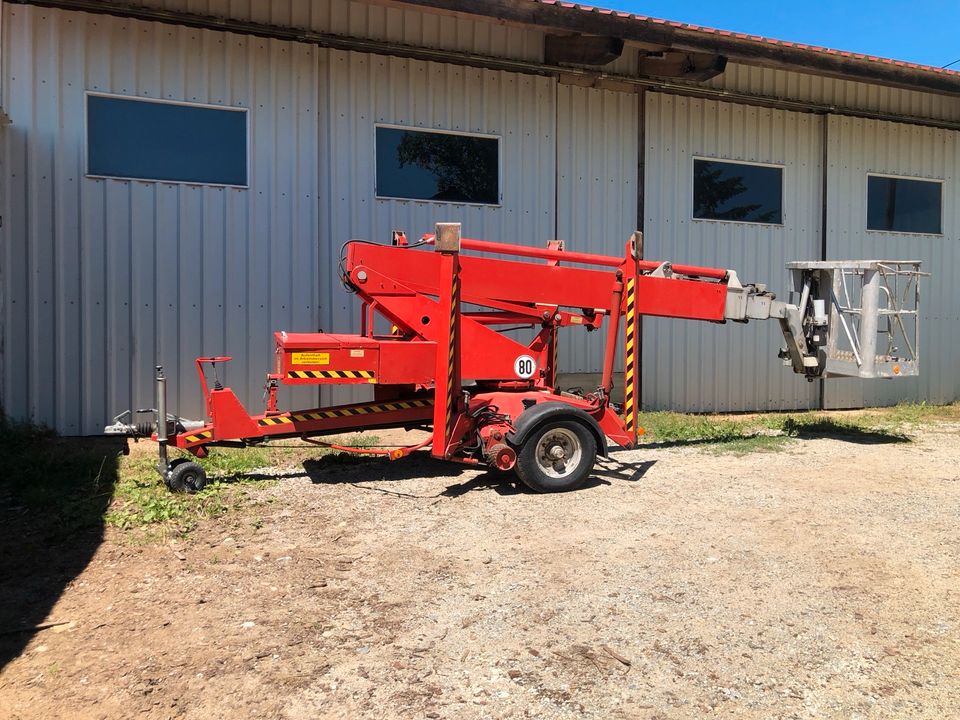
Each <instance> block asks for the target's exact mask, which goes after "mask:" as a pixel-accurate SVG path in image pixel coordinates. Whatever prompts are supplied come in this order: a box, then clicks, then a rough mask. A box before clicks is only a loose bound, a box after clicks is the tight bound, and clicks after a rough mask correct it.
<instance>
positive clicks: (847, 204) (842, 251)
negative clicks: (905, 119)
mask: <svg viewBox="0 0 960 720" xmlns="http://www.w3.org/2000/svg"><path fill="white" fill-rule="evenodd" d="M828 123H829V124H828V148H829V150H828V151H829V158H830V160H829V164H828V165H829V167H828V178H827V184H828V187H829V188H830V198H836V202H830V203H829V204H828V208H827V212H828V234H827V252H828V255H827V257H828V258H829V259H848V258H854V259H856V258H867V259H874V258H884V259H905V260H907V259H909V260H914V259H917V260H921V261H923V269H924V270H927V271H929V272H931V273H932V277H930V278H929V279H927V280H925V281H924V282H923V285H922V287H921V307H922V315H921V328H920V363H921V365H920V375H919V377H916V378H904V379H898V380H890V381H872V382H863V381H860V380H853V379H851V380H846V379H844V380H840V379H837V380H828V381H826V395H825V401H826V404H827V407H832V408H835V407H862V406H876V405H890V404H894V403H896V402H901V401H913V402H917V401H927V402H934V403H943V402H952V401H954V400H957V399H958V398H960V372H958V371H957V363H956V358H957V356H958V354H960V335H958V333H957V327H958V326H960V302H958V299H957V285H958V279H960V278H958V268H960V249H958V235H960V203H958V194H960V191H958V188H957V183H956V180H957V177H956V170H955V168H956V167H957V163H958V161H960V133H957V132H955V131H950V130H937V129H933V128H924V127H919V126H913V125H905V124H896V123H887V122H878V121H873V120H863V119H858V118H850V117H840V116H830V117H829V119H828ZM871 172H876V173H883V174H890V175H906V176H911V177H919V178H931V179H940V180H943V181H944V185H943V235H942V236H931V235H911V234H905V233H882V232H876V231H867V230H866V216H867V208H866V176H867V173H871Z"/></svg>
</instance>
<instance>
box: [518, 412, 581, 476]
mask: <svg viewBox="0 0 960 720" xmlns="http://www.w3.org/2000/svg"><path fill="white" fill-rule="evenodd" d="M596 460H597V441H596V439H595V438H594V437H593V433H592V432H590V430H588V429H587V428H586V427H585V426H584V425H583V424H582V423H579V422H577V421H576V420H555V421H553V422H549V423H545V424H544V425H543V426H541V427H539V428H537V429H536V430H534V431H533V432H532V433H530V435H529V436H528V437H527V439H526V442H524V443H523V447H521V448H520V452H519V453H518V454H517V466H516V470H517V475H518V476H519V477H520V479H521V480H522V481H523V484H524V485H526V486H527V487H528V488H530V489H531V490H536V491H537V492H565V491H567V490H576V489H577V488H578V487H580V486H581V485H583V483H584V482H585V481H586V479H587V478H588V477H589V476H590V471H591V470H593V465H594V463H595V462H596Z"/></svg>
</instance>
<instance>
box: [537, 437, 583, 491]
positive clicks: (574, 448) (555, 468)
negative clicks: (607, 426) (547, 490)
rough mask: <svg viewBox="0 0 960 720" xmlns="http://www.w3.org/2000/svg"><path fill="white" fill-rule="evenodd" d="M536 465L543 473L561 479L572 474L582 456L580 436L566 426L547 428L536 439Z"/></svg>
mask: <svg viewBox="0 0 960 720" xmlns="http://www.w3.org/2000/svg"><path fill="white" fill-rule="evenodd" d="M535 454H536V458H537V466H538V467H539V468H540V470H541V472H543V474H544V475H546V476H547V477H551V478H556V479H563V478H567V477H569V476H570V475H572V474H573V471H574V470H576V469H577V467H578V466H579V465H580V459H581V458H582V457H583V446H582V445H581V444H580V438H578V437H577V434H576V433H575V432H573V431H572V430H568V429H567V428H561V427H558V428H553V429H551V430H547V432H545V433H544V434H543V435H542V436H541V437H540V439H539V440H538V441H537V447H536V453H535Z"/></svg>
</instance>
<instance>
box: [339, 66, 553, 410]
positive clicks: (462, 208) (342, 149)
mask: <svg viewBox="0 0 960 720" xmlns="http://www.w3.org/2000/svg"><path fill="white" fill-rule="evenodd" d="M327 58H328V61H327V62H326V63H325V71H324V77H323V84H324V86H325V88H326V89H325V93H324V96H325V101H324V110H323V117H322V120H321V124H322V136H323V137H322V146H321V148H320V162H321V164H322V165H323V166H324V171H323V178H324V180H323V183H324V185H323V191H322V194H321V206H320V213H321V216H322V217H323V221H322V222H323V236H322V238H323V241H322V242H321V248H322V253H323V259H322V262H321V272H322V273H323V274H324V276H325V277H330V278H333V276H334V272H335V270H334V268H335V264H336V253H337V252H338V251H339V249H340V246H341V245H342V244H343V242H344V241H345V240H348V239H350V238H366V239H370V240H375V241H378V242H389V241H390V232H391V231H392V230H394V229H401V230H405V231H406V232H407V234H408V236H409V237H410V238H411V239H415V238H417V237H419V236H420V235H422V234H423V233H425V232H433V228H434V225H435V224H436V223H437V222H460V223H462V225H463V234H464V236H465V237H474V238H483V239H488V240H498V241H503V242H517V243H520V244H533V245H543V244H545V243H546V241H547V240H548V239H550V238H552V237H553V236H554V225H555V217H556V211H555V205H554V202H555V192H556V185H555V183H556V156H555V148H556V137H557V130H556V102H557V100H556V83H555V81H553V80H551V79H548V78H542V77H537V76H532V75H518V74H516V73H504V72H494V71H490V70H480V69H474V68H465V67H459V66H455V65H444V64H438V63H426V62H420V61H416V60H405V59H401V58H388V57H382V56H371V55H366V54H362V53H345V52H336V51H332V52H330V53H329V55H328V56H327ZM376 123H387V124H398V125H407V126H410V127H422V128H436V129H444V130H462V131H468V132H480V133H488V134H491V135H496V136H498V137H499V138H500V145H501V148H500V150H501V156H502V172H501V181H502V186H501V192H502V198H503V199H502V204H501V205H500V206H476V205H464V204H456V203H441V202H416V201H405V200H385V199H375V198H374V187H375V167H376V163H375V157H374V129H375V125H376ZM334 285H335V287H334V288H333V290H332V293H331V294H329V295H326V296H325V299H328V302H327V304H326V305H325V307H324V308H323V310H322V312H321V325H322V327H323V329H324V330H335V331H340V332H347V331H353V332H356V331H357V329H358V321H357V318H358V314H357V309H356V303H355V302H353V299H352V298H351V296H349V295H347V294H345V293H343V292H342V291H341V288H340V286H339V283H336V282H334ZM325 397H326V396H325ZM330 397H331V398H334V399H337V400H341V399H346V398H354V397H358V396H357V395H356V394H352V395H351V394H349V393H346V394H345V393H339V394H337V393H331V395H330Z"/></svg>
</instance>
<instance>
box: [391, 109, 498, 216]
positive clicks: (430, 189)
mask: <svg viewBox="0 0 960 720" xmlns="http://www.w3.org/2000/svg"><path fill="white" fill-rule="evenodd" d="M376 132H377V195H379V196H380V197H391V198H404V199H410V200H437V201H441V202H465V203H480V204H489V205H495V204H497V203H499V201H500V182H499V181H500V177H499V176H500V148H499V140H498V139H497V138H489V137H481V136H477V135H459V134H454V133H439V132H427V131H419V130H405V129H402V128H387V127H378V128H377V131H376Z"/></svg>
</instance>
